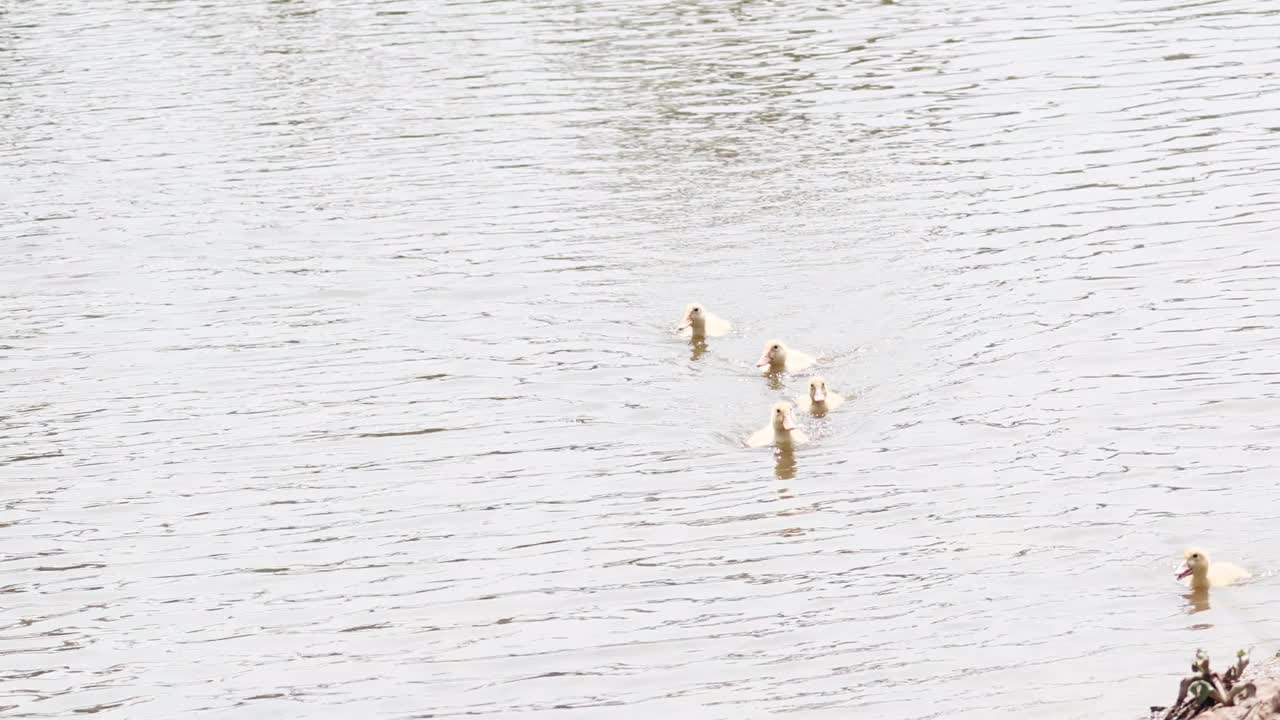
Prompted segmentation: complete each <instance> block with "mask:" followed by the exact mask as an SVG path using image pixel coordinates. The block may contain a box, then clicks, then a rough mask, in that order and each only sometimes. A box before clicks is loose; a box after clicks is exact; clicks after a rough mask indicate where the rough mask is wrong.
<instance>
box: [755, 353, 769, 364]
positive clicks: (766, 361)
mask: <svg viewBox="0 0 1280 720" xmlns="http://www.w3.org/2000/svg"><path fill="white" fill-rule="evenodd" d="M768 364H769V351H768V350H765V351H764V353H763V354H761V355H760V359H759V360H758V361H756V367H758V368H762V367H764V366H765V365H768Z"/></svg>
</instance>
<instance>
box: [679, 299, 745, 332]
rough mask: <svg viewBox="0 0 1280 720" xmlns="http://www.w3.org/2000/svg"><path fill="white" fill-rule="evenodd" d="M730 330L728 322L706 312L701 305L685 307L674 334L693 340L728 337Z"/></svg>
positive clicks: (692, 304)
mask: <svg viewBox="0 0 1280 720" xmlns="http://www.w3.org/2000/svg"><path fill="white" fill-rule="evenodd" d="M731 329H733V326H731V325H730V324H729V323H728V321H726V320H725V319H724V318H720V317H717V316H715V315H712V314H711V313H709V312H707V309H706V308H705V307H703V306H702V304H701V303H689V304H688V305H686V306H685V308H684V315H683V316H681V318H680V324H679V325H678V326H676V332H678V333H681V334H684V335H685V336H686V337H691V338H695V339H697V338H705V337H720V336H721V335H728V334H729V331H730V330H731Z"/></svg>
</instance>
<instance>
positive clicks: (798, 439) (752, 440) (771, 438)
mask: <svg viewBox="0 0 1280 720" xmlns="http://www.w3.org/2000/svg"><path fill="white" fill-rule="evenodd" d="M807 442H809V436H808V435H806V434H805V432H804V431H803V430H801V429H800V428H799V427H797V426H796V415H795V412H794V409H793V408H792V407H791V403H787V402H780V403H775V404H774V405H773V407H771V408H769V424H768V425H765V426H764V427H762V428H760V429H759V430H757V431H755V432H754V433H751V437H749V438H747V445H748V446H749V447H767V446H769V445H776V446H778V447H782V448H788V447H793V446H795V445H800V444H803V443H807Z"/></svg>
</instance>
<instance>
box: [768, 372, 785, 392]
mask: <svg viewBox="0 0 1280 720" xmlns="http://www.w3.org/2000/svg"><path fill="white" fill-rule="evenodd" d="M764 380H765V383H767V384H768V385H769V389H770V390H782V389H784V388H785V387H786V383H784V382H783V381H782V373H776V372H771V373H765V374H764Z"/></svg>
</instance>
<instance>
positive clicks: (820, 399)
mask: <svg viewBox="0 0 1280 720" xmlns="http://www.w3.org/2000/svg"><path fill="white" fill-rule="evenodd" d="M843 404H844V396H842V395H839V394H837V393H833V392H830V391H829V390H827V381H826V379H824V378H823V377H822V376H821V375H814V376H813V377H811V378H809V394H808V395H806V396H804V397H798V398H796V405H799V406H800V408H801V409H802V410H804V411H805V412H807V413H809V414H810V415H826V414H827V412H828V411H830V410H835V409H836V408H838V407H840V406H841V405H843Z"/></svg>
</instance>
